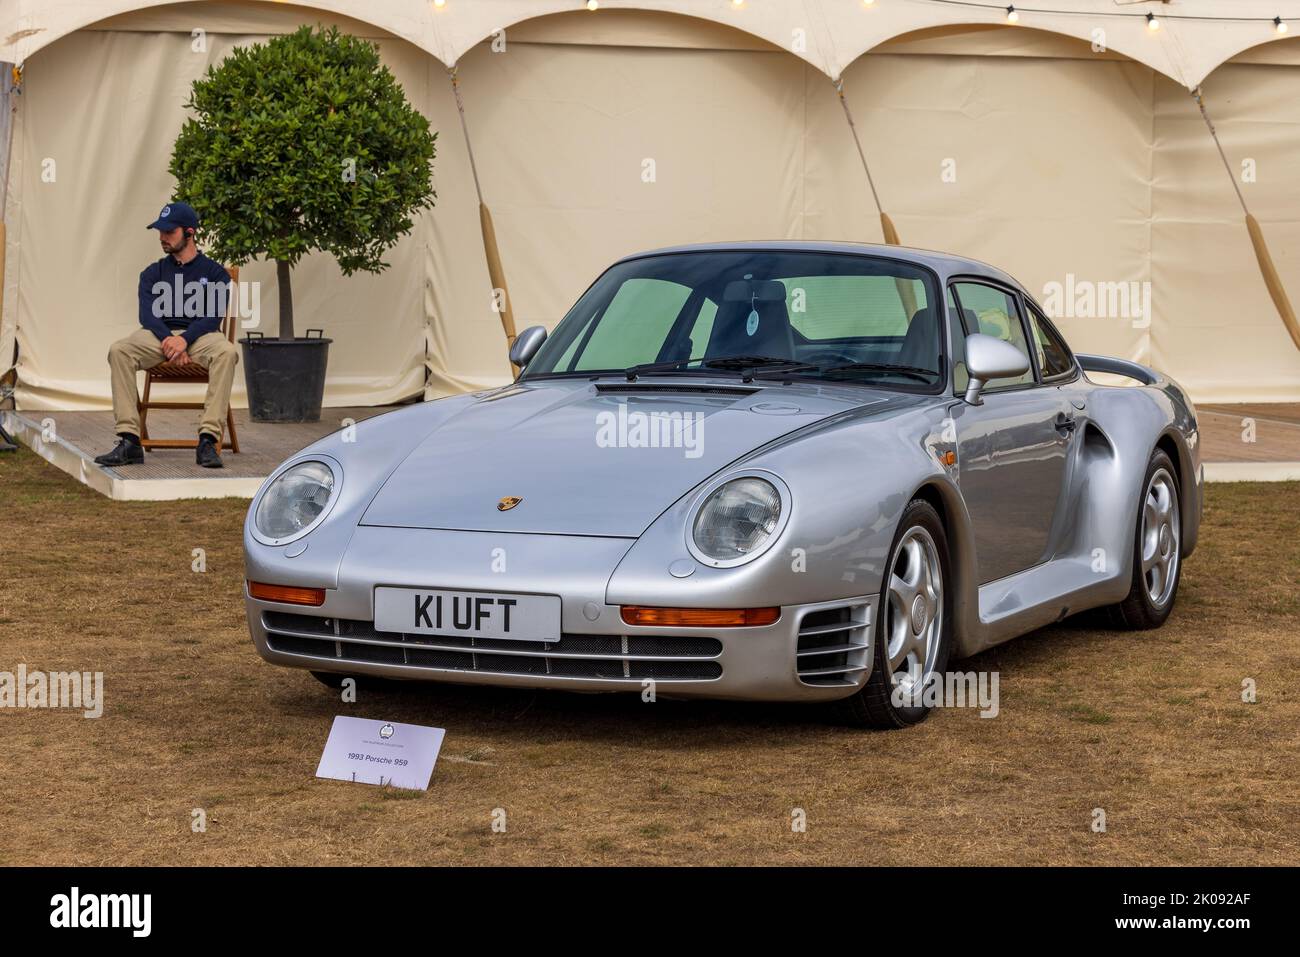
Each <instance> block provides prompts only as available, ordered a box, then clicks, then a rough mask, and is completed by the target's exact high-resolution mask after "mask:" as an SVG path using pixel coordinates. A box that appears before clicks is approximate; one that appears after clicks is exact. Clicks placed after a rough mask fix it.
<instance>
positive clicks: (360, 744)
mask: <svg viewBox="0 0 1300 957" xmlns="http://www.w3.org/2000/svg"><path fill="white" fill-rule="evenodd" d="M446 733H447V732H446V731H445V730H443V729H442V728H426V727H423V726H421V725H418V724H401V723H400V722H397V721H374V720H371V719H370V718H349V717H344V716H343V715H338V716H336V717H335V718H334V726H333V727H331V728H330V736H329V739H328V740H326V742H325V753H324V754H322V755H321V758H320V764H319V765H318V766H317V768H316V777H318V778H334V779H335V780H338V781H359V782H360V783H362V784H391V785H392V786H393V787H395V788H410V789H412V790H416V791H426V790H428V788H429V778H430V777H431V776H432V775H433V765H434V762H435V761H437V760H438V751H439V749H441V748H442V738H443V735H445V734H446Z"/></svg>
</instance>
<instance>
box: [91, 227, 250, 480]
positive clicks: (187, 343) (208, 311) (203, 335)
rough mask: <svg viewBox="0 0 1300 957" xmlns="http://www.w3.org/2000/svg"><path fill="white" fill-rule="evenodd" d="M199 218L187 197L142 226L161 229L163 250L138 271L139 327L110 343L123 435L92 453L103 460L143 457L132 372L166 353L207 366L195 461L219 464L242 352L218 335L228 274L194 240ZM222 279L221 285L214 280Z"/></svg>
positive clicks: (117, 462) (115, 406) (131, 461)
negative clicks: (107, 448)
mask: <svg viewBox="0 0 1300 957" xmlns="http://www.w3.org/2000/svg"><path fill="white" fill-rule="evenodd" d="M198 225H199V217H198V214H197V213H196V212H194V209H193V207H191V206H189V205H187V204H185V203H171V204H170V205H167V206H164V207H163V209H162V213H160V214H159V216H158V218H157V219H156V220H155V221H154V222H152V223H150V224H149V225H148V226H147V227H145V228H146V229H156V230H158V237H159V241H160V242H161V243H162V249H163V252H164V253H165V254H166V255H164V256H163V258H162V259H160V260H158V261H157V262H156V263H153V264H152V265H150V266H147V267H145V270H144V272H142V273H140V328H139V329H137V330H136V331H135V332H133V333H131V334H130V335H129V336H127V337H126V338H125V339H119V340H117V342H115V343H113V344H112V345H111V346H110V347H109V349H108V365H109V368H110V369H111V370H112V382H113V414H114V416H116V418H117V426H116V431H117V435H118V438H119V439H120V440H121V441H119V442H118V443H117V445H116V446H115V447H114V448H113V451H111V452H106V453H105V454H103V455H101V456H99V457H98V458H96V459H95V461H96V462H98V463H99V464H100V465H112V466H119V465H132V464H138V463H141V462H143V461H144V449H143V448H142V447H141V445H140V409H139V406H138V402H139V393H137V392H136V381H135V374H136V372H137V371H139V370H140V369H151V368H153V367H154V366H156V365H158V364H159V363H160V362H163V361H164V360H165V361H167V362H174V363H176V364H177V365H186V364H188V363H190V362H197V363H198V364H199V365H201V366H203V367H205V368H206V369H207V370H208V394H207V397H206V398H205V399H204V405H203V419H202V421H201V422H200V424H199V445H198V448H197V449H196V450H195V461H196V462H197V463H198V464H199V465H202V466H204V467H205V468H210V469H219V468H221V455H220V454H219V452H218V451H217V450H218V449H219V448H220V447H221V427H222V423H223V422H225V420H226V411H227V409H228V408H229V406H230V384H231V382H232V381H233V380H234V377H235V365H236V363H238V362H239V351H238V350H237V349H236V348H235V347H234V345H232V344H231V343H230V341H229V340H228V339H227V338H226V337H225V336H224V335H222V334H221V331H220V329H221V320H222V318H223V316H224V315H225V311H226V310H225V307H226V302H227V296H228V295H230V294H231V293H232V290H231V288H230V274H229V273H228V272H226V270H225V269H224V268H223V267H222V266H221V265H220V264H219V263H216V262H213V261H212V260H211V259H209V258H208V257H207V256H205V255H203V253H201V252H199V250H198V247H196V246H195V245H194V231H195V230H196V229H197V228H198ZM218 283H222V284H224V285H222V286H220V287H218V286H217V285H216V284H218Z"/></svg>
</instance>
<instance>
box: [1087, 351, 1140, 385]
mask: <svg viewBox="0 0 1300 957" xmlns="http://www.w3.org/2000/svg"><path fill="white" fill-rule="evenodd" d="M1075 358H1076V359H1078V360H1079V365H1080V366H1081V367H1082V368H1083V371H1084V372H1110V373H1113V374H1114V375H1123V376H1128V377H1129V378H1130V379H1137V380H1138V381H1139V382H1141V383H1142V384H1143V385H1155V384H1156V383H1157V382H1159V381H1160V376H1158V375H1157V374H1156V373H1155V372H1153V371H1152V370H1150V369H1148V368H1147V367H1146V366H1144V365H1140V364H1138V363H1136V362H1129V361H1128V360H1127V359H1116V358H1115V357H1114V356H1090V355H1083V354H1082V353H1076V354H1075Z"/></svg>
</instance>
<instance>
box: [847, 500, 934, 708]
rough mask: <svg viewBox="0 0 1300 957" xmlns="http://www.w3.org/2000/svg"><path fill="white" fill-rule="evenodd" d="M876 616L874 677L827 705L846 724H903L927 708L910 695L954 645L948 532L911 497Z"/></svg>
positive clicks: (892, 548) (929, 510)
mask: <svg viewBox="0 0 1300 957" xmlns="http://www.w3.org/2000/svg"><path fill="white" fill-rule="evenodd" d="M889 555H890V558H889V564H888V565H887V566H886V569H885V575H884V581H883V582H882V583H881V588H880V602H879V605H878V607H877V614H876V623H875V642H874V644H875V651H874V654H875V659H874V662H873V664H872V668H871V677H870V678H868V679H867V683H866V684H865V685H863V686H862V688H861V689H860V690H858V691H857V692H856V693H855V694H853V695H851V696H850V697H848V698H845V699H844V700H842V701H836V702H835V703H834V704H833V705H832V709H833V711H834V713H835V715H836V717H837V718H838V719H839V720H840V721H842V722H843V723H845V724H850V725H853V726H855V727H861V728H905V727H907V726H908V725H912V724H916V723H917V722H919V721H923V720H924V719H925V718H926V716H927V715H929V713H930V707H928V706H927V705H925V704H924V703H920V702H918V703H909V699H911V698H912V697H913V693H914V692H915V693H919V692H920V691H921V690H922V689H923V688H924V687H925V685H926V683H927V682H929V681H931V680H933V679H932V676H933V675H935V674H939V675H942V674H943V672H944V670H945V669H946V668H947V667H948V657H949V655H950V654H951V651H952V587H951V582H952V574H951V568H950V562H949V558H948V536H947V534H946V533H945V532H944V528H943V522H942V521H940V519H939V513H938V512H936V511H935V509H934V506H933V505H931V504H930V503H929V502H927V501H925V500H924V499H919V498H918V499H913V500H912V501H911V502H909V503H908V506H907V508H906V509H904V510H903V516H902V518H901V519H900V520H899V523H898V531H897V532H895V533H894V541H893V544H892V545H891V546H890V551H889Z"/></svg>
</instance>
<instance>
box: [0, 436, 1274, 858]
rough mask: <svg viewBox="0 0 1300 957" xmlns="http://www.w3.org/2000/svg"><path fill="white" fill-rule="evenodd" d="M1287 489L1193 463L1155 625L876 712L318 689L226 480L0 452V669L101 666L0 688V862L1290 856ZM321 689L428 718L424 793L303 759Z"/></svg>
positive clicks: (1083, 629)
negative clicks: (979, 710) (1244, 692)
mask: <svg viewBox="0 0 1300 957" xmlns="http://www.w3.org/2000/svg"><path fill="white" fill-rule="evenodd" d="M1298 506H1300V486H1297V485H1295V484H1289V485H1218V486H1212V487H1211V488H1210V496H1209V507H1208V510H1207V514H1206V522H1205V526H1204V529H1203V533H1202V536H1203V537H1202V542H1201V547H1200V550H1199V551H1198V552H1197V554H1196V555H1195V556H1194V557H1193V558H1192V560H1191V561H1190V562H1189V563H1188V565H1187V567H1186V575H1185V577H1184V580H1183V590H1182V593H1181V595H1180V599H1179V605H1178V609H1177V611H1176V612H1175V614H1174V617H1173V618H1172V619H1171V621H1170V622H1169V623H1168V625H1166V627H1165V628H1163V629H1162V630H1160V631H1157V632H1151V633H1146V634H1125V633H1119V632H1111V631H1106V630H1094V628H1093V627H1092V626H1091V625H1090V624H1087V623H1082V624H1080V623H1076V622H1067V623H1066V624H1064V625H1062V626H1058V627H1054V628H1048V629H1044V630H1042V631H1039V632H1037V633H1035V634H1033V635H1029V636H1026V637H1024V638H1021V639H1019V640H1017V641H1015V642H1012V643H1011V644H1009V645H1004V646H1003V647H1001V648H999V649H995V650H994V651H992V652H990V653H987V654H984V655H981V656H980V657H979V658H977V659H974V660H972V661H970V662H968V663H967V664H966V665H963V667H964V668H972V669H996V670H998V671H999V672H1000V673H1001V698H1002V701H1001V704H1002V713H1001V715H1000V716H999V717H998V718H996V719H993V720H981V719H980V718H979V717H978V716H977V715H976V714H975V713H974V712H973V711H957V710H951V711H947V712H940V713H938V714H936V715H934V716H933V717H932V718H931V719H930V720H929V721H927V722H926V723H924V724H923V725H921V726H920V727H918V728H915V729H911V730H908V731H905V732H900V733H889V734H872V733H863V732H857V731H851V730H846V729H842V728H836V727H830V726H827V725H825V724H823V723H821V722H820V720H819V718H818V716H817V715H816V714H815V713H813V712H810V711H806V710H803V709H800V708H798V707H771V706H756V705H732V704H715V703H708V702H695V703H682V702H667V701H662V700H661V701H660V702H659V703H658V704H656V705H654V706H646V705H643V704H641V703H640V701H639V699H637V698H636V697H635V696H633V697H631V698H624V697H608V696H600V697H587V696H576V695H561V694H536V695H534V694H532V693H519V692H507V691H499V690H493V689H469V688H456V687H453V686H428V687H424V688H417V689H416V690H414V691H404V692H400V693H385V694H379V695H372V696H370V697H366V696H365V695H364V694H363V696H362V700H361V702H360V703H359V704H357V705H355V706H345V705H342V704H340V703H339V701H338V699H337V698H336V697H334V696H333V694H332V693H331V692H329V691H328V690H327V689H325V688H324V687H322V686H321V685H319V684H317V682H316V681H315V680H314V679H313V678H312V677H311V676H310V675H308V674H307V673H306V672H302V671H293V670H286V669H282V668H276V667H273V666H271V665H268V664H266V663H264V662H263V661H262V660H261V659H260V658H258V657H257V655H256V654H255V653H254V651H253V649H252V646H251V644H250V643H249V639H248V635H247V633H246V631H245V626H244V623H243V609H242V604H241V600H240V594H241V578H242V561H241V556H240V525H241V521H242V517H243V512H244V509H245V505H244V503H242V502H235V501H228V502H215V503H214V502H175V503H164V504H126V503H114V502H109V501H107V500H106V499H104V498H102V497H100V496H98V495H97V494H95V493H93V492H90V491H88V490H86V489H84V488H82V487H81V486H79V485H77V484H75V483H74V482H72V481H71V480H70V479H68V478H67V477H66V476H64V475H63V474H62V473H59V472H57V471H55V470H54V469H52V468H51V467H49V466H47V465H46V464H45V463H44V462H42V461H41V460H39V459H37V458H36V457H35V456H34V455H32V454H31V453H29V452H27V451H25V450H24V451H21V452H19V453H18V455H16V456H0V520H3V523H4V525H3V532H2V533H0V535H2V536H3V538H2V539H0V540H2V541H3V542H4V545H3V550H2V552H0V560H2V561H3V571H0V582H2V583H3V584H2V586H0V587H2V589H3V591H2V598H0V670H9V671H13V670H14V669H16V667H17V665H18V664H19V663H26V664H27V666H28V667H29V668H31V669H41V670H45V671H55V670H91V671H94V670H102V671H103V672H104V673H105V683H106V687H105V696H106V699H107V705H106V710H105V714H104V717H102V718H100V719H99V720H86V719H84V718H82V717H81V716H80V715H79V714H75V713H70V712H60V711H48V710H47V711H35V710H33V711H16V710H5V711H0V740H2V741H3V745H0V747H2V748H3V763H2V764H0V785H2V786H0V863H4V864H71V863H76V864H290V863H300V864H358V863H365V864H441V863H449V864H461V863H463V864H542V863H545V864H579V863H589V862H598V863H608V864H626V863H634V864H641V863H665V864H666V863H686V864H693V863H721V864H743V863H771V864H777V863H784V864H801V863H839V864H848V863H896V864H900V863H905V864H921V863H927V864H947V863H956V864H1006V863H1050V864H1281V863H1286V864H1295V863H1297V862H1300V854H1298V853H1297V837H1298V835H1300V823H1298V821H1300V813H1298V812H1300V797H1298V796H1297V788H1296V769H1297V763H1298V762H1297V741H1300V708H1298V707H1297V691H1296V687H1295V676H1296V673H1297V670H1298V669H1300V641H1298V639H1297V620H1298V619H1300V589H1298V587H1297V585H1298V582H1300V507H1298ZM199 547H201V548H204V549H206V551H207V563H208V571H207V573H206V574H204V575H198V574H194V573H192V572H191V570H190V563H191V550H192V549H194V548H199ZM1246 677H1252V678H1254V679H1255V680H1256V682H1257V684H1258V688H1259V700H1258V703H1256V704H1253V705H1248V704H1243V703H1242V701H1241V695H1240V689H1241V683H1242V679H1243V678H1246ZM336 713H354V714H360V715H366V716H374V717H383V718H386V719H391V720H399V721H408V722H413V723H418V724H431V725H437V726H439V727H445V728H446V729H447V738H446V743H445V745H444V750H443V758H442V760H440V762H439V764H438V768H437V770H436V771H435V772H434V777H433V781H432V784H431V786H430V790H429V791H428V792H427V793H423V794H416V795H414V796H410V795H408V794H405V793H402V794H399V793H393V792H385V791H381V790H379V789H377V788H373V787H367V786H363V785H355V784H346V783H341V782H333V781H318V780H316V779H315V778H314V777H313V774H314V772H315V767H316V762H317V759H318V758H319V755H320V750H321V747H322V746H323V744H324V740H325V736H326V734H327V732H328V730H329V725H330V721H331V718H332V716H333V715H334V714H336ZM196 807H202V808H205V809H206V810H207V813H208V830H207V833H205V834H195V833H192V832H191V830H190V814H191V809H193V808H196ZM497 807H501V808H504V809H506V812H507V815H508V818H507V820H508V830H507V832H506V833H505V834H493V833H492V831H491V827H490V825H491V820H492V817H491V815H492V811H493V809H494V808H497ZM794 807H802V808H804V809H805V810H806V812H807V816H808V831H807V833H805V834H795V833H792V831H791V827H790V819H791V809H792V808H794ZM1095 807H1101V808H1104V809H1105V810H1106V813H1107V816H1108V830H1107V832H1106V833H1104V834H1096V833H1093V832H1092V830H1091V829H1090V826H1089V825H1090V823H1091V820H1092V817H1091V814H1092V809H1093V808H1095Z"/></svg>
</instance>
